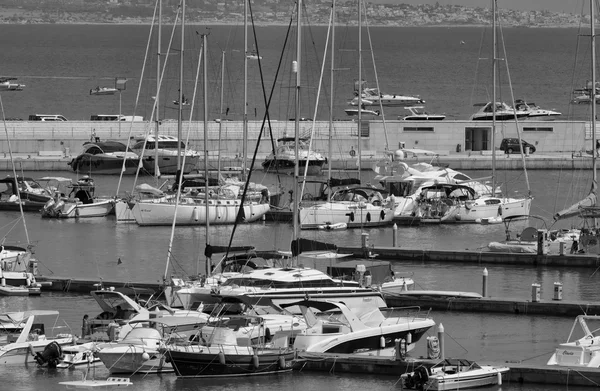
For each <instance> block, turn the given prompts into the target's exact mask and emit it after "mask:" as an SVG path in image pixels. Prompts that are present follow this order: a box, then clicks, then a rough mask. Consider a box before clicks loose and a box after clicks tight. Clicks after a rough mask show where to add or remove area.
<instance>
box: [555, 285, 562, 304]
mask: <svg viewBox="0 0 600 391" xmlns="http://www.w3.org/2000/svg"><path fill="white" fill-rule="evenodd" d="M562 292H563V287H562V284H561V283H560V282H555V283H554V297H553V300H562Z"/></svg>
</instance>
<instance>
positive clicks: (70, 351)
mask: <svg viewBox="0 0 600 391" xmlns="http://www.w3.org/2000/svg"><path fill="white" fill-rule="evenodd" d="M96 350H97V343H96V342H86V343H82V344H77V345H70V346H68V345H67V346H63V347H62V353H63V354H62V359H61V360H60V361H59V363H58V365H57V366H56V368H58V369H72V368H76V367H81V366H84V365H86V366H90V365H96V364H102V362H101V361H100V358H98V355H97V354H96Z"/></svg>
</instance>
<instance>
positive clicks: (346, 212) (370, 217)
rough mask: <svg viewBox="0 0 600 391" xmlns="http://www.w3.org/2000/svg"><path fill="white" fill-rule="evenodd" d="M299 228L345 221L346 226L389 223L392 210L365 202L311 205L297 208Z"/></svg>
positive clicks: (315, 227)
mask: <svg viewBox="0 0 600 391" xmlns="http://www.w3.org/2000/svg"><path fill="white" fill-rule="evenodd" d="M298 213H299V219H300V228H301V229H319V227H321V226H326V225H330V226H331V225H336V224H340V223H345V224H346V226H347V227H348V228H361V227H363V228H364V227H379V226H385V225H390V224H391V223H392V221H393V219H394V210H393V209H391V208H388V207H385V206H376V205H373V204H371V203H366V202H353V201H339V202H327V203H323V204H317V205H313V206H311V207H307V208H300V210H299V212H298Z"/></svg>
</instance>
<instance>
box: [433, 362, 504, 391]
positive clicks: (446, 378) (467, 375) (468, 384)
mask: <svg viewBox="0 0 600 391" xmlns="http://www.w3.org/2000/svg"><path fill="white" fill-rule="evenodd" d="M505 369H506V370H505V371H504V372H508V368H505ZM501 377H502V371H498V370H496V369H492V368H486V367H483V368H481V369H477V370H471V371H467V372H459V373H457V374H454V375H443V376H434V377H431V378H429V381H428V382H427V383H426V385H425V387H424V389H426V390H440V391H443V390H463V389H465V388H476V387H483V386H487V385H492V384H502V382H501V381H500V380H499V379H500V378H501Z"/></svg>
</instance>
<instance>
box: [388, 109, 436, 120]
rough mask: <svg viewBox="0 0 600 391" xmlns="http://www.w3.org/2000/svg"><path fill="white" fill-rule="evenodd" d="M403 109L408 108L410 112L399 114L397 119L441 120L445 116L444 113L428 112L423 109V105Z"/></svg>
mask: <svg viewBox="0 0 600 391" xmlns="http://www.w3.org/2000/svg"><path fill="white" fill-rule="evenodd" d="M404 109H405V110H408V111H409V112H410V114H408V115H405V116H402V115H399V116H398V119H400V120H403V121H441V120H443V119H444V118H446V116H445V115H444V114H429V113H428V112H427V111H425V107H424V106H408V107H405V108H404Z"/></svg>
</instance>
